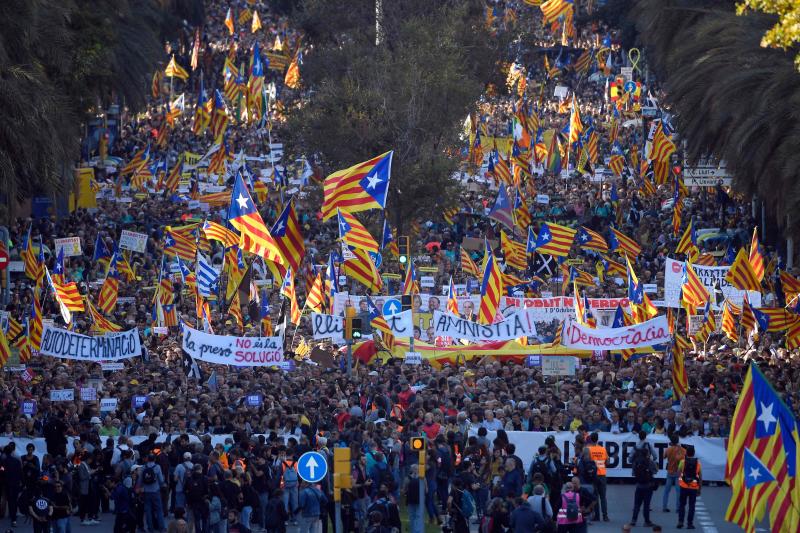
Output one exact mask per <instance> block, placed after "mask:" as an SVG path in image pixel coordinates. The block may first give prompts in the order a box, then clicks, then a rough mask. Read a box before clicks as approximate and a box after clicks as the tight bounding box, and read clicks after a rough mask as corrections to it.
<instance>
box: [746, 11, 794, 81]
mask: <svg viewBox="0 0 800 533" xmlns="http://www.w3.org/2000/svg"><path fill="white" fill-rule="evenodd" d="M749 10H756V11H761V12H763V13H768V14H771V15H776V16H777V17H778V22H777V23H776V24H775V25H774V26H773V27H771V28H770V29H769V30H767V32H766V33H765V34H764V37H763V38H762V39H761V46H774V47H777V48H783V49H784V50H786V49H788V48H792V47H795V46H796V45H797V43H798V42H800V3H798V2H787V1H786V0H742V1H741V2H739V4H738V5H737V6H736V12H737V13H738V14H740V15H743V14H746V13H748V11H749ZM794 64H795V66H796V67H797V68H798V69H800V53H798V54H797V55H796V56H795V58H794Z"/></svg>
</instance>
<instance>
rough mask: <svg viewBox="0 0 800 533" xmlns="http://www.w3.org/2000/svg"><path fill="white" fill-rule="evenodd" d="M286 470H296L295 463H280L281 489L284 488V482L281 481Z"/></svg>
mask: <svg viewBox="0 0 800 533" xmlns="http://www.w3.org/2000/svg"><path fill="white" fill-rule="evenodd" d="M287 468H294V469H295V470H297V461H283V462H282V463H281V488H284V485H285V482H284V481H283V473H284V472H286V469H287Z"/></svg>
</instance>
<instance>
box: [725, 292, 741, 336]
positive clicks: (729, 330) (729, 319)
mask: <svg viewBox="0 0 800 533" xmlns="http://www.w3.org/2000/svg"><path fill="white" fill-rule="evenodd" d="M736 329H737V328H736V318H735V317H734V315H733V311H732V309H731V305H730V302H729V301H728V300H725V304H724V305H723V306H722V332H723V333H724V334H725V336H726V337H728V338H729V339H730V340H732V341H733V342H737V341H738V340H739V334H738V333H737V332H736Z"/></svg>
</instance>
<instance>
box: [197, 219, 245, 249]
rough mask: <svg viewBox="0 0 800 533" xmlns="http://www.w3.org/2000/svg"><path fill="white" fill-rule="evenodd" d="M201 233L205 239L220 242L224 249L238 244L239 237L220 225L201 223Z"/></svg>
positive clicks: (207, 222) (208, 222)
mask: <svg viewBox="0 0 800 533" xmlns="http://www.w3.org/2000/svg"><path fill="white" fill-rule="evenodd" d="M203 233H205V235H206V239H209V240H212V241H218V242H221V243H222V245H223V246H224V247H225V248H230V247H231V246H236V245H237V244H239V235H238V234H237V233H235V232H233V231H231V230H229V229H228V228H226V227H225V226H223V225H222V224H218V223H216V222H212V221H210V220H206V221H205V222H203Z"/></svg>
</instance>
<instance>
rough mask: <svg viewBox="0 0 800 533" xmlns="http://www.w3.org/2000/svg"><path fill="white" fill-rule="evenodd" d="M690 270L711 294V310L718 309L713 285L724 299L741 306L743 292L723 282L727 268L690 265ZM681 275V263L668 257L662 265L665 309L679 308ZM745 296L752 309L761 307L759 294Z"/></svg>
mask: <svg viewBox="0 0 800 533" xmlns="http://www.w3.org/2000/svg"><path fill="white" fill-rule="evenodd" d="M692 268H693V269H694V271H695V273H696V274H697V277H698V278H700V282H701V283H702V284H703V286H704V287H705V288H706V290H708V292H709V294H711V296H712V298H711V307H712V308H714V309H719V306H717V305H715V304H716V302H715V299H714V285H718V286H719V288H720V289H722V294H723V295H724V296H725V298H727V299H729V300H730V301H732V302H733V303H734V304H736V305H742V302H743V301H744V293H745V291H740V290H739V289H737V288H735V287H733V286H732V285H731V284H730V283H728V282H727V281H725V275H726V274H727V273H728V270H730V268H729V267H726V266H722V267H715V266H703V265H692ZM682 273H683V261H676V260H674V259H670V258H669V257H668V258H667V261H666V263H665V264H664V302H665V303H666V305H667V307H673V308H679V307H680V306H681V301H680V294H681V285H683V274H682ZM747 296H748V298H749V299H750V305H752V306H753V307H761V293H760V292H755V291H747Z"/></svg>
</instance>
